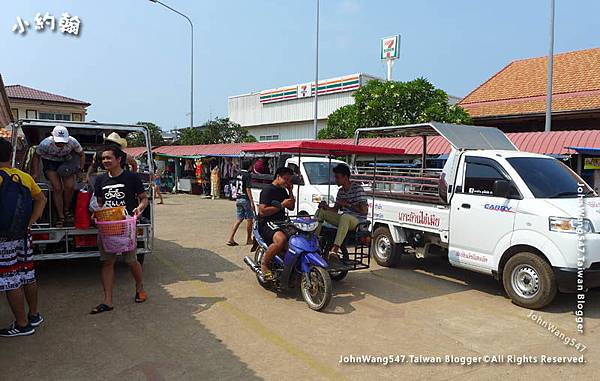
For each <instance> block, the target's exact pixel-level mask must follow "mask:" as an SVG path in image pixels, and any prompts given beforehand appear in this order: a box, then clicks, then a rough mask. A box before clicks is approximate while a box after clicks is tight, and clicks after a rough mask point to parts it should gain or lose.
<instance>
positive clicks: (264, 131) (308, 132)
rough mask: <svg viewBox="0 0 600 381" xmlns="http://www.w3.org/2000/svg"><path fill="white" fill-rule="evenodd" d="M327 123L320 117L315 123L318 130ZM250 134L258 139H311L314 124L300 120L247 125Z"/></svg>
mask: <svg viewBox="0 0 600 381" xmlns="http://www.w3.org/2000/svg"><path fill="white" fill-rule="evenodd" d="M326 125H327V120H326V119H322V120H319V121H318V123H317V129H318V130H319V131H320V130H321V129H322V128H324V127H325V126H326ZM247 128H248V131H249V132H250V134H252V135H254V137H256V139H258V140H260V141H266V140H303V139H313V137H314V125H313V121H312V120H307V121H302V122H288V123H274V124H265V125H260V126H250V127H247Z"/></svg>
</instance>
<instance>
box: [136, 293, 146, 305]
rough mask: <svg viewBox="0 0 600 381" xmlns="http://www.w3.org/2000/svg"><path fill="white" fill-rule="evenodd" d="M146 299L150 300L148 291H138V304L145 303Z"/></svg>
mask: <svg viewBox="0 0 600 381" xmlns="http://www.w3.org/2000/svg"><path fill="white" fill-rule="evenodd" d="M146 299H148V294H146V291H138V292H136V293H135V302H136V303H144V302H145V301H146Z"/></svg>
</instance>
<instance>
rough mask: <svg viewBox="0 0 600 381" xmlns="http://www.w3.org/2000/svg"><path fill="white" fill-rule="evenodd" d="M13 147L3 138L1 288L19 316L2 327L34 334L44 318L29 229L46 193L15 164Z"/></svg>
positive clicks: (1, 332)
mask: <svg viewBox="0 0 600 381" xmlns="http://www.w3.org/2000/svg"><path fill="white" fill-rule="evenodd" d="M12 150H13V148H12V144H10V142H8V141H7V140H5V139H3V138H0V291H5V292H6V298H7V299H8V304H9V305H10V309H11V310H12V312H13V314H14V316H15V322H13V323H12V324H11V325H10V326H9V327H7V328H4V329H0V337H16V336H27V335H31V334H33V333H35V327H37V326H39V325H40V324H41V323H42V322H43V321H44V318H43V317H42V315H40V313H39V312H38V307H37V284H36V281H35V272H34V269H33V249H32V247H31V234H30V233H29V230H30V228H31V225H32V224H33V223H34V222H35V221H37V220H38V219H39V218H40V217H41V215H42V213H43V211H44V206H45V205H46V196H44V194H43V193H42V191H41V189H40V187H39V186H38V185H37V184H36V182H35V180H33V178H32V177H31V176H30V175H28V174H27V173H25V172H23V171H20V170H18V169H16V168H12V167H11V165H10V158H11V154H12ZM25 300H27V305H28V306H29V313H28V314H26V313H25Z"/></svg>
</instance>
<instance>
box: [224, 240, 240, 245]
mask: <svg viewBox="0 0 600 381" xmlns="http://www.w3.org/2000/svg"><path fill="white" fill-rule="evenodd" d="M225 245H227V246H239V244H238V243H237V242H235V241H227V242H225Z"/></svg>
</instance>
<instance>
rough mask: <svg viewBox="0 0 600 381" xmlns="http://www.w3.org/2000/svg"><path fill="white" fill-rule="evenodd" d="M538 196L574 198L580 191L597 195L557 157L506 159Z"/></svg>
mask: <svg viewBox="0 0 600 381" xmlns="http://www.w3.org/2000/svg"><path fill="white" fill-rule="evenodd" d="M506 161H508V162H509V163H510V165H512V166H513V168H514V169H515V170H516V171H517V173H518V174H519V176H521V178H522V179H523V181H525V184H527V186H528V187H529V190H531V193H533V195H534V196H535V197H536V198H574V197H577V196H578V195H579V194H580V193H579V191H578V188H579V185H580V184H584V185H583V194H584V195H586V196H588V195H595V193H594V191H593V190H592V189H590V187H589V186H588V185H587V184H585V182H584V181H583V180H582V179H581V178H580V177H579V176H577V174H575V172H573V171H572V170H571V169H570V168H569V167H567V166H566V165H564V164H563V163H561V162H560V161H558V160H556V159H551V158H541V157H514V158H509V159H506Z"/></svg>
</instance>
